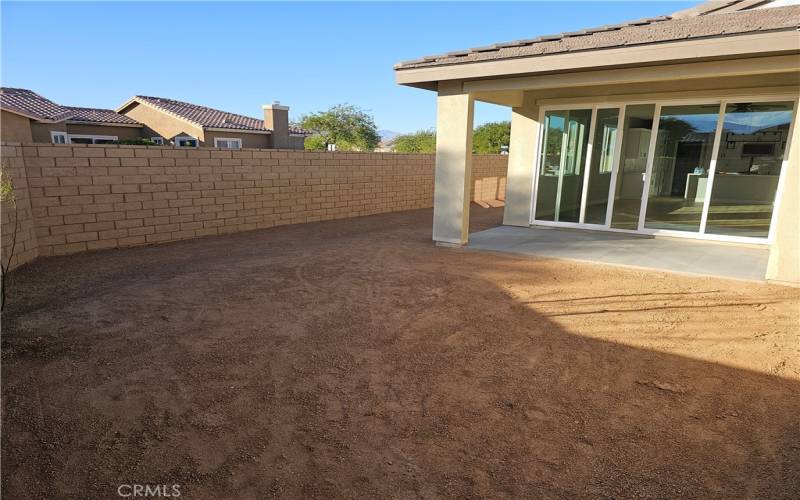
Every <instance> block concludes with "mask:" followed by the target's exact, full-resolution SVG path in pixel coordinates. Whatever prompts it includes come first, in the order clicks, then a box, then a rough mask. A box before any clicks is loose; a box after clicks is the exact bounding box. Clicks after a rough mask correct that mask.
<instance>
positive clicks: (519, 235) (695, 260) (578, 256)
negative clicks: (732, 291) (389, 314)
mask: <svg viewBox="0 0 800 500" xmlns="http://www.w3.org/2000/svg"><path fill="white" fill-rule="evenodd" d="M467 248H468V249H472V250H484V251H493V252H507V253H513V254H517V255H527V256H535V257H549V258H557V259H566V260H575V261H581V262H594V263H602V264H612V265H620V266H627V267H635V268H643V269H657V270H660V271H670V272H677V273H684V274H695V275H702V276H718V277H722V278H733V279H743V280H756V281H764V276H765V273H766V269H767V259H768V257H769V249H768V248H766V247H758V246H747V245H731V244H722V243H718V242H708V241H699V240H688V239H686V240H684V239H678V238H653V237H644V236H637V235H628V234H619V233H611V232H600V231H586V230H575V229H561V228H542V227H537V228H526V227H514V226H499V227H495V228H492V229H488V230H485V231H480V232H477V233H473V234H471V235H470V237H469V244H468V245H467Z"/></svg>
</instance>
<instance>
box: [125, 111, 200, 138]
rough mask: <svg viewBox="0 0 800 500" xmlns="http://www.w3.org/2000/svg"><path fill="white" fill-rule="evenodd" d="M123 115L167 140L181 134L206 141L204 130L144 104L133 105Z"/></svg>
mask: <svg viewBox="0 0 800 500" xmlns="http://www.w3.org/2000/svg"><path fill="white" fill-rule="evenodd" d="M121 113H122V114H123V115H126V116H129V117H131V118H133V119H134V120H136V121H137V122H139V123H143V124H144V125H146V126H147V128H149V129H150V130H152V131H153V132H155V134H154V135H158V136H161V137H164V138H165V139H167V140H169V139H172V138H173V137H175V136H176V135H179V134H185V135H190V136H192V137H196V138H197V139H199V140H200V141H204V140H205V138H204V136H203V130H202V129H201V128H200V127H197V126H195V125H192V124H190V123H187V122H185V121H183V120H179V119H178V118H175V117H174V116H171V115H168V114H167V113H163V112H161V111H158V110H157V109H154V108H151V107H149V106H145V105H143V104H137V103H132V104H131V105H130V106H128V107H127V108H126V109H124V110H122V111H121ZM212 144H213V143H212Z"/></svg>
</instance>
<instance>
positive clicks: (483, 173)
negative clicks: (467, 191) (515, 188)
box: [470, 155, 508, 201]
mask: <svg viewBox="0 0 800 500" xmlns="http://www.w3.org/2000/svg"><path fill="white" fill-rule="evenodd" d="M507 167H508V156H503V155H475V156H473V158H472V189H471V198H470V199H471V200H472V201H477V200H505V199H506V170H507Z"/></svg>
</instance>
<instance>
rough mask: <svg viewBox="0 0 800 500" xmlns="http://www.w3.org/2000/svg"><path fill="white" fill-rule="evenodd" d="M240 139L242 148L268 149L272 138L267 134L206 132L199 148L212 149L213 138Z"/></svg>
mask: <svg viewBox="0 0 800 500" xmlns="http://www.w3.org/2000/svg"><path fill="white" fill-rule="evenodd" d="M223 137H224V138H229V139H241V140H242V147H243V148H254V149H268V148H271V147H272V138H271V136H270V135H269V134H246V133H243V132H237V131H235V130H232V131H230V132H227V131H226V132H218V131H216V130H213V131H212V130H207V131H206V132H205V140H204V141H202V143H201V146H204V147H208V148H213V147H214V139H215V138H223Z"/></svg>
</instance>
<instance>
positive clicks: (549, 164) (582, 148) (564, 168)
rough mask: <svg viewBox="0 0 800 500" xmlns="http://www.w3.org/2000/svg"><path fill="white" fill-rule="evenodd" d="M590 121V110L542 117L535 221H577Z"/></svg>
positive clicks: (575, 110) (556, 112) (576, 110)
mask: <svg viewBox="0 0 800 500" xmlns="http://www.w3.org/2000/svg"><path fill="white" fill-rule="evenodd" d="M591 118H592V110H591V109H574V110H567V111H548V112H547V113H546V114H545V119H544V137H543V140H542V144H543V148H542V153H541V158H540V162H539V178H538V191H537V198H536V219H537V220H540V221H552V222H573V223H577V222H579V219H580V211H581V203H582V199H583V196H582V195H583V178H584V168H583V166H584V163H585V162H586V154H587V147H588V144H589V127H590V122H591Z"/></svg>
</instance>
